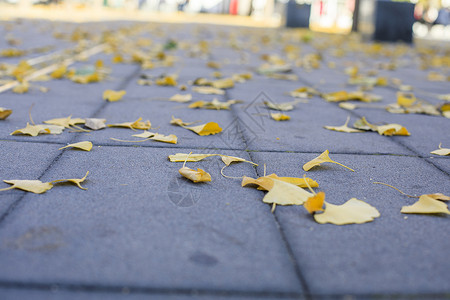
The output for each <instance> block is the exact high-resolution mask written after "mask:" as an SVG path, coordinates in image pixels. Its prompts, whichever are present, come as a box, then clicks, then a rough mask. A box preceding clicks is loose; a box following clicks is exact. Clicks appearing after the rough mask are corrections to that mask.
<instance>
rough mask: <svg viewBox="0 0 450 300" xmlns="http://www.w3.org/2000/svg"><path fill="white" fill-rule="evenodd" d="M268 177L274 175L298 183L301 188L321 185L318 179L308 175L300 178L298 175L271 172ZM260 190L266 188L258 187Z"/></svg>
mask: <svg viewBox="0 0 450 300" xmlns="http://www.w3.org/2000/svg"><path fill="white" fill-rule="evenodd" d="M267 177H272V178H275V179H279V180H281V181H284V182H287V183H290V184H293V185H296V186H298V187H301V188H308V187H310V188H313V187H319V184H318V183H317V181H315V180H313V179H311V178H308V177H302V178H298V177H278V176H277V175H276V174H270V175H267ZM258 190H264V188H262V187H258Z"/></svg>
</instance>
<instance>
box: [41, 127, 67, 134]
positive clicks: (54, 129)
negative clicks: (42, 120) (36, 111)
mask: <svg viewBox="0 0 450 300" xmlns="http://www.w3.org/2000/svg"><path fill="white" fill-rule="evenodd" d="M39 126H42V127H43V128H45V129H48V130H50V134H61V133H62V132H63V131H64V129H65V127H64V126H59V125H39Z"/></svg>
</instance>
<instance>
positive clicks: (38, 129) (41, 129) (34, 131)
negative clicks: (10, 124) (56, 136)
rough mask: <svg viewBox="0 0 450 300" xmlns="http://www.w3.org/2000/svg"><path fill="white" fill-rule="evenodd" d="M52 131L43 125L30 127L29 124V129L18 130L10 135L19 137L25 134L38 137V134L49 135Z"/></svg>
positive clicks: (28, 124)
mask: <svg viewBox="0 0 450 300" xmlns="http://www.w3.org/2000/svg"><path fill="white" fill-rule="evenodd" d="M49 133H50V129H48V128H46V127H45V126H43V125H30V123H27V127H25V128H22V129H17V130H16V131H14V132H12V133H10V135H17V134H25V135H31V136H37V135H38V134H49Z"/></svg>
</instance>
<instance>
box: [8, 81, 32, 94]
mask: <svg viewBox="0 0 450 300" xmlns="http://www.w3.org/2000/svg"><path fill="white" fill-rule="evenodd" d="M29 88H30V85H29V84H28V82H27V81H24V82H21V83H20V84H18V85H16V86H15V87H14V88H13V89H12V91H13V92H14V93H16V94H24V93H26V92H28V90H29Z"/></svg>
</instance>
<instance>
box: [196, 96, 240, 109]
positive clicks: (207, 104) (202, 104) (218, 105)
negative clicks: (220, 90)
mask: <svg viewBox="0 0 450 300" xmlns="http://www.w3.org/2000/svg"><path fill="white" fill-rule="evenodd" d="M241 102H242V101H240V100H228V101H226V102H221V101H219V100H218V99H216V98H214V99H213V100H212V101H196V102H194V103H192V104H190V105H189V108H205V109H216V110H221V109H230V106H231V105H233V104H236V103H241Z"/></svg>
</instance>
